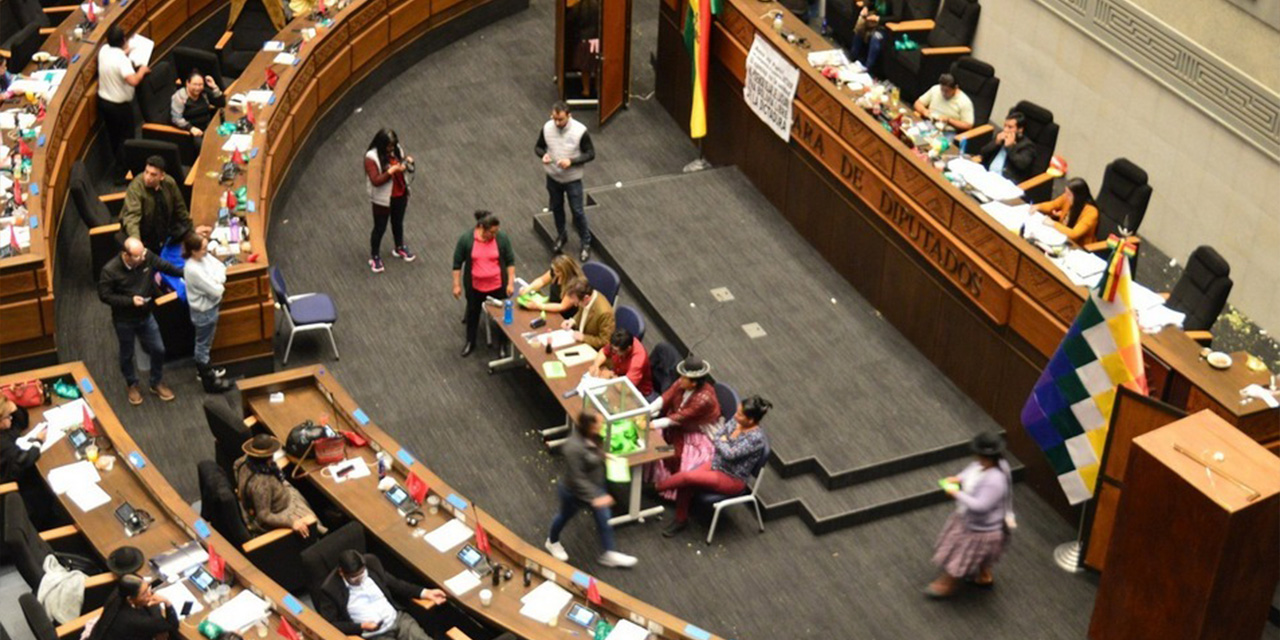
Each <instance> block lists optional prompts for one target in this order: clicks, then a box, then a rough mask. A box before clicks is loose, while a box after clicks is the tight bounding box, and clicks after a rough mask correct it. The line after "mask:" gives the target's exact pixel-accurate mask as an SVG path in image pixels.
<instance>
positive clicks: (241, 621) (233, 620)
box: [206, 589, 271, 632]
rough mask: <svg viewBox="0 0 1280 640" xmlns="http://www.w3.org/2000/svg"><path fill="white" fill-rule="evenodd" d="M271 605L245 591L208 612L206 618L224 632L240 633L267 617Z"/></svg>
mask: <svg viewBox="0 0 1280 640" xmlns="http://www.w3.org/2000/svg"><path fill="white" fill-rule="evenodd" d="M270 610H271V604H270V603H268V602H267V601H266V600H263V599H262V598H259V597H258V596H257V595H255V594H254V593H253V592H252V591H249V590H248V589H245V590H244V591H241V592H240V593H238V594H236V597H234V598H232V599H231V600H230V601H229V602H227V603H226V604H224V605H222V606H221V607H218V608H217V609H214V610H213V611H210V612H209V617H208V618H206V619H207V620H209V621H210V622H212V623H213V624H216V625H218V626H219V627H222V628H223V629H224V630H226V631H236V632H239V631H242V630H244V629H246V628H248V627H249V626H250V625H252V624H254V623H255V622H258V621H259V620H262V619H264V618H266V617H267V615H268V613H269V612H270Z"/></svg>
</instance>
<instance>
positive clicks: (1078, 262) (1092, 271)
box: [1062, 249, 1107, 281]
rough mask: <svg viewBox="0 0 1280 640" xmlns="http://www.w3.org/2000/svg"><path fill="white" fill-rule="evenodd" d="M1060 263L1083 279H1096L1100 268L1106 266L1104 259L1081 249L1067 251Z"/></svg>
mask: <svg viewBox="0 0 1280 640" xmlns="http://www.w3.org/2000/svg"><path fill="white" fill-rule="evenodd" d="M1062 264H1063V266H1064V267H1066V269H1067V270H1068V271H1070V272H1072V273H1074V274H1075V275H1077V276H1079V277H1080V279H1081V280H1085V281H1089V280H1097V279H1098V276H1099V275H1101V274H1102V270H1103V269H1106V268H1107V261H1106V260H1103V259H1102V258H1099V257H1098V256H1095V255H1093V254H1092V253H1089V252H1088V251H1084V250H1082V249H1072V250H1071V251H1068V252H1067V254H1066V255H1064V256H1063V258H1062Z"/></svg>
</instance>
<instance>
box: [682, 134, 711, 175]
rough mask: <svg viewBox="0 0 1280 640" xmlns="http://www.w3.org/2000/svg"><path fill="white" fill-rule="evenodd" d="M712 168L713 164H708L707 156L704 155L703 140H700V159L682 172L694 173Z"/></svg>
mask: <svg viewBox="0 0 1280 640" xmlns="http://www.w3.org/2000/svg"><path fill="white" fill-rule="evenodd" d="M710 168H711V163H710V162H707V158H706V156H704V155H703V154H702V138H698V158H697V159H696V160H694V161H693V162H690V163H689V164H686V165H685V166H684V169H681V171H683V172H684V173H693V172H695V171H702V170H704V169H710Z"/></svg>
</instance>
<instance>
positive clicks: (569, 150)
mask: <svg viewBox="0 0 1280 640" xmlns="http://www.w3.org/2000/svg"><path fill="white" fill-rule="evenodd" d="M534 152H535V153H537V154H538V157H539V158H542V168H543V170H545V171H546V172H547V194H548V195H550V196H551V205H550V208H551V214H552V215H553V216H554V217H555V221H556V243H555V246H554V247H553V248H552V250H553V251H555V252H556V253H560V250H561V249H564V245H565V243H566V242H568V240H569V235H568V231H567V230H566V229H565V220H564V199H565V197H566V196H568V198H569V208H570V209H571V210H572V211H573V226H574V227H575V228H577V230H578V237H579V238H580V239H581V240H582V251H581V254H580V256H579V258H580V259H581V260H582V262H586V261H587V260H588V259H589V258H590V257H591V228H590V227H589V226H587V214H586V213H584V212H583V209H582V207H583V204H582V165H584V164H586V163H588V162H591V161H592V160H595V158H596V149H595V147H594V146H593V145H592V144H591V134H590V133H587V127H586V125H584V124H582V123H581V122H578V121H577V120H574V119H573V116H571V115H569V105H568V104H566V103H564V102H557V103H555V104H554V105H552V106H551V119H550V120H547V122H546V124H543V125H542V131H540V132H539V133H538V144H537V145H535V146H534Z"/></svg>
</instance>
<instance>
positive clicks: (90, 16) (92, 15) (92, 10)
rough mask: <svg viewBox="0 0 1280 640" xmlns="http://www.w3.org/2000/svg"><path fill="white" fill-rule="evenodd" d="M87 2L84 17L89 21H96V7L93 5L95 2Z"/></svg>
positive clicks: (90, 0) (91, 0)
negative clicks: (86, 10)
mask: <svg viewBox="0 0 1280 640" xmlns="http://www.w3.org/2000/svg"><path fill="white" fill-rule="evenodd" d="M88 4H89V11H88V12H87V13H85V14H84V17H85V18H86V19H88V20H89V22H97V21H98V12H97V11H96V10H95V9H97V7H96V6H95V3H94V2H93V0H89V3H88Z"/></svg>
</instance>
